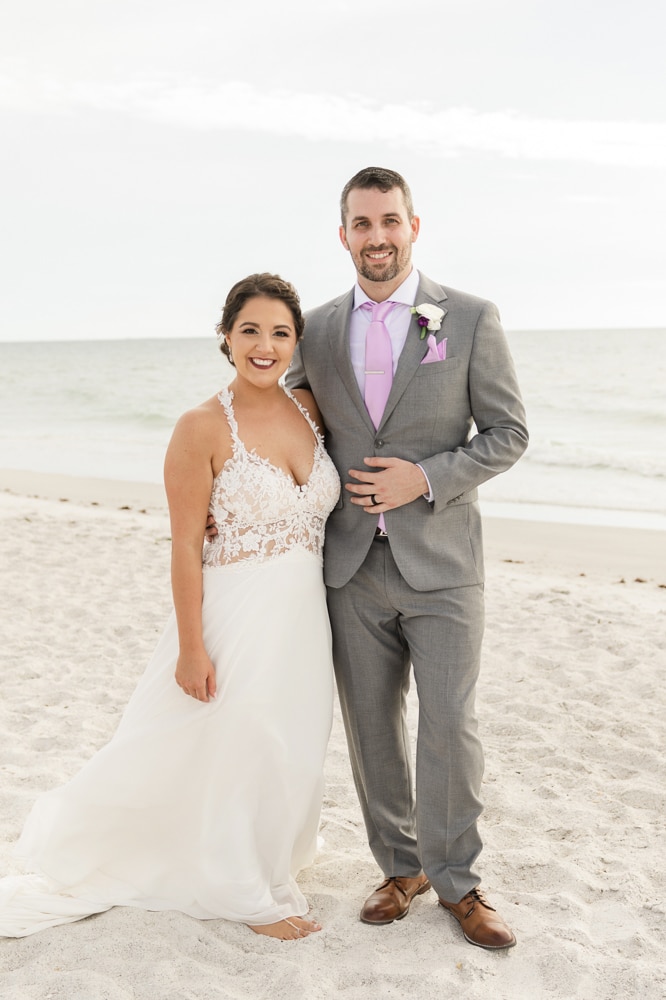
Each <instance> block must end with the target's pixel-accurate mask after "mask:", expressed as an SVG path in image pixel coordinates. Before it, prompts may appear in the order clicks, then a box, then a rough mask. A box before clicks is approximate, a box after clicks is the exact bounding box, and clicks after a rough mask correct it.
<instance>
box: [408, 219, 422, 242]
mask: <svg viewBox="0 0 666 1000" xmlns="http://www.w3.org/2000/svg"><path fill="white" fill-rule="evenodd" d="M409 224H410V226H411V227H412V243H415V242H416V237H417V236H418V235H419V229H420V228H421V220H420V218H419V217H418V215H414V216H412V219H411V222H410V223H409Z"/></svg>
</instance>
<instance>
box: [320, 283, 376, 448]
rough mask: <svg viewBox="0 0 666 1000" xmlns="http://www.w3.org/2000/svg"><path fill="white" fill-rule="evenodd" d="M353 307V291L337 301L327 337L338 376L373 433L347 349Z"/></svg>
mask: <svg viewBox="0 0 666 1000" xmlns="http://www.w3.org/2000/svg"><path fill="white" fill-rule="evenodd" d="M353 305H354V289H352V290H351V291H350V292H348V293H347V294H346V295H343V296H342V297H341V298H339V299H337V300H336V301H335V302H334V303H333V306H332V309H331V317H330V323H328V324H327V326H328V336H329V342H330V346H331V353H332V354H333V360H334V362H335V367H336V368H337V370H338V375H339V376H340V379H341V381H342V384H343V385H344V387H345V389H346V390H347V392H348V393H349V395H350V397H351V399H352V400H353V402H354V405H355V406H356V408H357V410H358V412H359V414H360V415H361V417H362V418H363V421H364V423H365V424H367V426H368V427H369V428H371V429H372V431H373V433H374V430H375V426H374V424H373V422H372V420H371V419H370V414H369V413H368V410H367V407H366V405H365V400H364V399H363V396H362V395H361V390H360V389H359V387H358V382H357V381H356V375H355V373H354V368H353V365H352V362H351V352H350V347H349V322H350V319H351V313H352V307H353Z"/></svg>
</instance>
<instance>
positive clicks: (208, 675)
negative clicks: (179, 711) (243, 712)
mask: <svg viewBox="0 0 666 1000" xmlns="http://www.w3.org/2000/svg"><path fill="white" fill-rule="evenodd" d="M176 684H177V685H178V687H179V688H182V690H183V691H184V692H185V694H188V695H189V696H190V697H191V698H196V700H197V701H210V699H211V698H214V697H215V693H216V690H217V687H216V684H215V668H214V666H213V664H212V663H211V662H210V659H209V658H208V656H207V655H206V653H205V652H203V651H202V652H201V653H199V654H196V655H195V654H192V653H188V654H187V655H186V654H184V653H181V654H180V655H179V657H178V662H177V663H176Z"/></svg>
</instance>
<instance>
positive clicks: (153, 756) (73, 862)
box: [0, 390, 340, 937]
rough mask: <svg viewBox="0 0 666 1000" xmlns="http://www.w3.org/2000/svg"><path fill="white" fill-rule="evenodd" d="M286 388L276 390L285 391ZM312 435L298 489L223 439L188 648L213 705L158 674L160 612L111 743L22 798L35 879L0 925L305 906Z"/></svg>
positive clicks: (314, 513) (321, 458) (326, 674)
mask: <svg viewBox="0 0 666 1000" xmlns="http://www.w3.org/2000/svg"><path fill="white" fill-rule="evenodd" d="M285 391H286V390H285ZM287 395H288V396H289V397H290V398H291V399H292V400H293V402H294V404H295V405H296V406H298V408H299V410H300V411H301V413H302V414H303V416H304V418H305V419H306V420H307V421H308V423H309V424H310V427H311V428H312V430H313V446H314V464H313V467H312V472H311V475H310V478H309V480H308V482H307V484H306V485H305V486H302V487H299V486H298V485H297V484H296V483H295V482H294V480H293V479H292V477H291V476H289V475H288V474H287V473H285V472H284V471H282V470H281V469H279V468H276V467H275V466H273V465H271V463H270V462H269V461H267V460H266V459H262V458H260V457H259V456H257V455H256V454H254V453H253V452H248V451H247V449H246V448H245V447H244V445H243V443H242V441H241V440H240V438H239V436H238V427H237V424H236V420H235V417H234V413H233V408H232V399H233V396H232V393H231V392H230V391H229V390H224V391H223V392H221V393H220V395H219V397H218V398H219V400H220V403H221V405H222V406H223V407H224V410H225V413H226V416H227V419H228V422H229V425H230V427H231V432H232V438H233V455H232V457H231V458H230V459H229V460H228V461H227V462H226V463H225V466H224V468H223V469H222V471H221V472H220V474H219V475H218V476H217V478H216V479H215V482H214V484H213V491H212V495H211V501H210V511H211V513H212V514H213V515H214V517H215V520H216V522H217V526H218V532H219V534H218V536H217V538H216V539H215V541H214V542H213V543H208V542H206V543H205V544H204V554H203V566H204V568H203V579H204V596H203V626H204V642H205V645H206V649H207V652H208V654H209V656H210V657H211V659H212V661H213V663H214V665H215V668H216V674H217V689H218V690H217V697H216V698H215V699H214V700H213V701H211V702H207V703H204V702H198V701H195V700H194V699H192V698H190V697H188V696H187V695H186V694H184V693H183V691H181V689H180V688H179V687H178V686H177V684H176V682H175V680H174V670H175V665H176V659H177V655H178V636H177V631H176V623H175V617H174V615H173V614H172V616H171V618H170V620H169V622H168V624H167V626H166V629H165V632H164V634H163V635H162V638H161V639H160V641H159V643H158V645H157V648H156V650H155V652H154V654H153V657H152V659H151V660H150V662H149V664H148V667H147V669H146V672H145V673H144V675H143V677H142V678H141V680H140V681H139V684H138V687H137V688H136V691H135V692H134V694H133V695H132V697H131V699H130V701H129V704H128V706H127V709H126V711H125V713H124V715H123V718H122V720H121V722H120V725H119V727H118V730H117V732H116V733H115V735H114V737H113V738H112V740H111V741H110V743H108V744H107V746H105V747H104V748H103V749H102V750H100V751H99V753H97V754H96V755H95V756H94V757H93V758H92V759H91V760H90V761H89V762H88V763H87V764H86V765H85V766H84V768H83V769H82V771H81V772H80V773H79V774H78V775H76V777H74V778H73V779H72V780H71V781H69V782H68V783H67V784H66V785H65V786H64V787H62V788H60V789H57V790H55V791H51V792H47V793H45V794H43V795H42V796H41V797H40V798H39V799H38V800H37V802H36V804H35V805H34V807H33V809H32V812H31V813H30V815H29V817H28V820H27V822H26V824H25V828H24V830H23V833H22V835H21V838H20V840H19V842H18V845H17V848H16V854H17V856H18V857H20V858H22V859H24V860H25V861H26V862H27V863H28V865H29V868H30V870H32V871H37V872H39V874H37V875H21V876H9V877H6V878H4V879H2V880H0V935H4V936H8V937H22V936H24V935H27V934H31V933H34V932H35V931H38V930H41V929H42V928H45V927H51V926H53V925H55V924H59V923H65V922H68V921H72V920H79V919H80V918H82V917H85V916H88V915H90V914H92V913H100V912H102V911H103V910H106V909H109V908H110V907H112V906H118V905H122V906H136V907H142V908H144V909H148V910H167V909H175V910H181V911H182V912H183V913H187V914H190V915H191V916H193V917H199V918H202V919H207V918H208V919H210V918H217V917H224V918H226V919H228V920H237V921H243V922H245V923H248V924H255V925H260V924H268V923H273V922H275V921H278V920H281V919H283V918H284V917H289V916H291V915H296V916H303V915H304V914H305V913H307V909H308V906H307V903H306V900H305V899H304V897H303V895H302V893H301V892H300V890H299V888H298V886H297V885H296V882H295V880H294V877H295V875H296V874H297V872H298V871H299V870H300V869H301V868H303V867H304V866H305V865H307V864H309V863H310V862H311V860H312V858H313V856H314V853H315V849H316V842H317V830H318V824H319V814H320V808H321V797H322V787H323V765H324V755H325V752H326V744H327V741H328V736H329V732H330V726H331V712H332V698H333V673H332V664H331V640H330V629H329V623H328V617H327V612H326V598H325V590H324V584H323V580H322V569H321V553H322V547H323V539H324V525H325V522H326V518H327V516H328V514H329V513H330V511H331V509H332V507H333V506H334V504H335V503H336V501H337V498H338V496H339V490H340V481H339V478H338V475H337V473H336V471H335V468H334V466H333V463H332V462H331V460H330V458H329V457H328V455H327V454H326V452H325V450H324V447H323V442H322V440H321V437H320V436H319V435H318V434H317V432H316V430H315V428H314V426H313V424H312V421H311V420H310V418H309V416H308V415H307V413H306V411H305V410H304V409H303V407H301V405H300V404H299V403H298V402H297V400H296V399H295V398H294V397H293V396H292V395H291V393H287Z"/></svg>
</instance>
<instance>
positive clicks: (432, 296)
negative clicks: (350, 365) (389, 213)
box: [359, 274, 447, 430]
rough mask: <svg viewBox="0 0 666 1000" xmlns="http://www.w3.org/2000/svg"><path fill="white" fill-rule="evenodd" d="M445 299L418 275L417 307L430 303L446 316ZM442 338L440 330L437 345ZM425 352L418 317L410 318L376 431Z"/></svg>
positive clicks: (436, 336) (435, 286)
mask: <svg viewBox="0 0 666 1000" xmlns="http://www.w3.org/2000/svg"><path fill="white" fill-rule="evenodd" d="M446 297H447V296H446V292H445V291H444V289H443V288H442V287H441V285H438V284H436V283H435V282H434V281H431V280H430V278H427V277H426V276H425V275H424V274H421V275H420V281H419V287H418V291H417V293H416V304H417V305H420V304H421V303H422V302H430V303H432V304H433V305H436V306H439V308H440V309H441V310H442V311H443V312H444V314H445V315H446V312H447V309H446V306H445V305H444V302H445V300H446ZM443 336H444V330H443V329H442V328H440V329H439V330H438V331H437V333H436V335H435V339H436V340H437V343H439V341H440V340H441V339H442V338H443ZM427 351H428V343H427V340H426V338H424V339H423V340H421V330H420V327H419V324H418V316H412V320H411V322H410V324H409V330H408V332H407V339H406V341H405V346H404V347H403V349H402V353H401V355H400V359H399V360H398V367H397V368H396V372H395V376H394V377H393V385H392V386H391V392H390V393H389V398H388V399H387V401H386V407H385V409H384V414H383V416H382V422H381V424H380V425H379V427H378V428H377V429H378V430H380V429H381V428H382V426H383V425H384V424H385V423H386V421H387V420H388V418H389V417H390V415H391V413H392V412H393V410H394V409H395V407H396V405H397V403H398V401H399V400H400V397H401V396H402V394H403V393H404V391H405V389H406V388H407V386H408V385H409V383H410V382H411V380H412V379H413V378H414V376H415V374H416V372H417V371H418V368H419V365H420V364H421V362H422V361H423V359H424V357H425V356H426V354H427ZM359 396H360V393H359ZM366 412H367V411H366Z"/></svg>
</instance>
